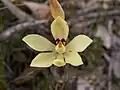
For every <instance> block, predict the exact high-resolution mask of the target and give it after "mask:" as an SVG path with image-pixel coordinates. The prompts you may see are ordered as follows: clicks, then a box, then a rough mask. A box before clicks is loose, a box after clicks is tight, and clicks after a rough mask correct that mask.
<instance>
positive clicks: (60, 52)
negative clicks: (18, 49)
mask: <svg viewBox="0 0 120 90" xmlns="http://www.w3.org/2000/svg"><path fill="white" fill-rule="evenodd" d="M51 32H52V35H53V37H54V39H55V41H56V45H54V44H53V43H51V42H50V41H49V40H48V39H46V38H44V37H43V36H40V35H37V34H30V35H27V36H25V37H24V38H23V41H24V42H26V43H27V44H28V45H29V46H30V47H31V48H33V49H34V50H36V51H40V52H41V53H40V54H38V55H37V56H36V57H35V58H34V59H33V60H32V63H31V65H30V66H31V67H50V66H51V65H52V64H54V65H55V66H58V67H61V66H64V65H66V63H68V64H71V65H73V66H78V65H81V64H83V62H82V59H81V57H80V55H79V54H78V53H77V52H82V51H84V50H85V49H86V48H87V47H88V45H89V44H91V43H92V40H91V39H90V38H89V37H87V36H85V35H78V36H76V37H75V38H74V39H73V40H71V41H70V42H69V43H66V40H67V38H68V34H69V27H68V24H67V22H66V21H65V20H64V19H62V18H61V17H59V16H58V17H57V18H56V19H55V20H54V21H53V22H52V24H51ZM42 51H51V52H46V53H43V52H42Z"/></svg>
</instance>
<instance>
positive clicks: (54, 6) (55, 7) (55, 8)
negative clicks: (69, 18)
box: [50, 0, 65, 19]
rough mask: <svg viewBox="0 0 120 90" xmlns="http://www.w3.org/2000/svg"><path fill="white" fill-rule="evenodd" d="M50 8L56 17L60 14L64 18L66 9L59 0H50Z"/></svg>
mask: <svg viewBox="0 0 120 90" xmlns="http://www.w3.org/2000/svg"><path fill="white" fill-rule="evenodd" d="M50 9H51V14H52V16H53V18H54V19H55V18H57V17H58V16H60V17H61V18H63V19H64V18H65V14H64V11H63V9H62V7H61V5H60V4H59V2H58V1H57V0H50Z"/></svg>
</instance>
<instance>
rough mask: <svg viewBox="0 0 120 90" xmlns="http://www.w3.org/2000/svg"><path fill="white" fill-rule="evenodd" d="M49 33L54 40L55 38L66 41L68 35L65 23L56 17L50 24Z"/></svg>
mask: <svg viewBox="0 0 120 90" xmlns="http://www.w3.org/2000/svg"><path fill="white" fill-rule="evenodd" d="M51 32H52V35H53V37H54V39H55V40H56V39H57V38H58V39H60V40H61V39H63V38H64V39H65V40H66V39H67V37H68V34H69V27H68V24H67V22H66V21H65V20H64V19H62V18H61V17H59V16H58V17H57V18H56V19H55V20H54V21H53V22H52V24H51Z"/></svg>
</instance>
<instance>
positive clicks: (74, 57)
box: [64, 52, 83, 66]
mask: <svg viewBox="0 0 120 90" xmlns="http://www.w3.org/2000/svg"><path fill="white" fill-rule="evenodd" d="M64 57H65V61H66V63H69V64H71V65H73V66H79V65H82V64H83V62H82V58H81V57H80V55H79V54H78V53H77V52H66V53H65V54H64Z"/></svg>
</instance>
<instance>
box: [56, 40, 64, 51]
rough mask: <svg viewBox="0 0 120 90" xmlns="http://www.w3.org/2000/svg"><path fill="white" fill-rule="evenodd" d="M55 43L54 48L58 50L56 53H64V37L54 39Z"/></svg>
mask: <svg viewBox="0 0 120 90" xmlns="http://www.w3.org/2000/svg"><path fill="white" fill-rule="evenodd" d="M56 44H57V46H56V47H55V50H56V51H57V52H58V53H64V52H65V51H66V49H65V45H66V41H65V39H64V38H63V39H61V40H60V39H56Z"/></svg>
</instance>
